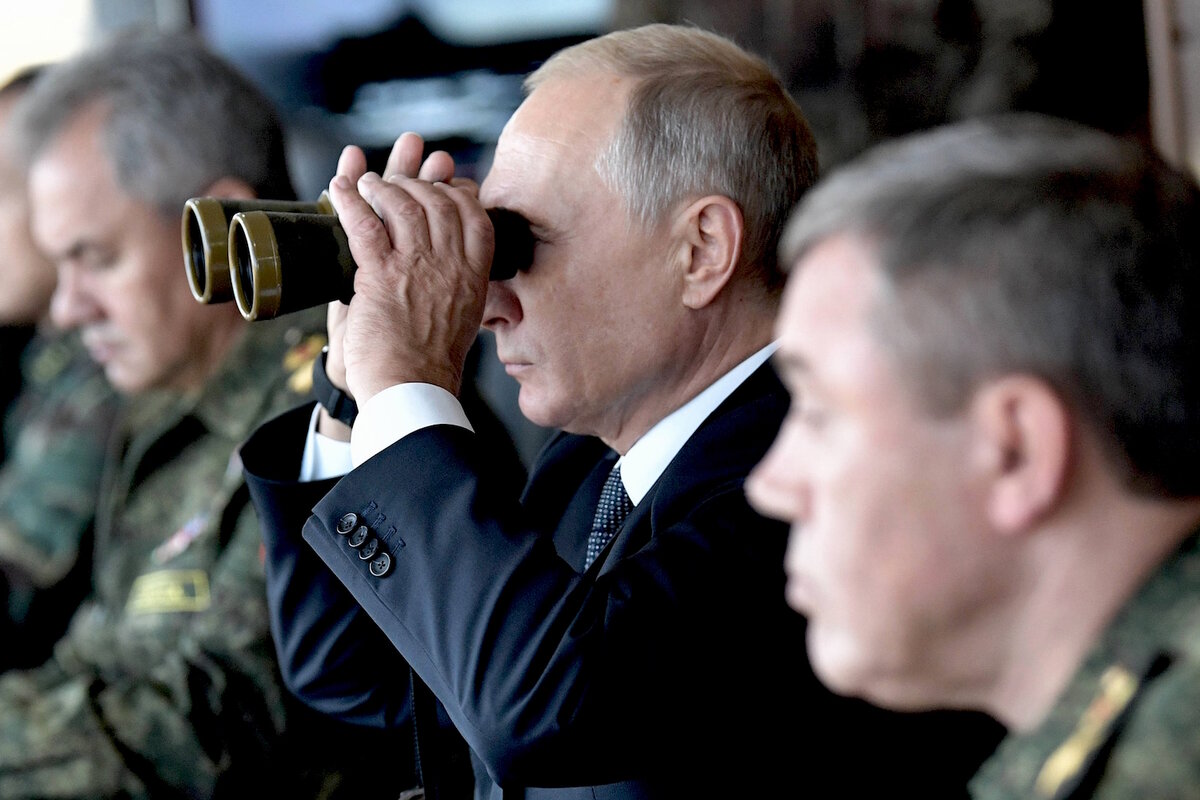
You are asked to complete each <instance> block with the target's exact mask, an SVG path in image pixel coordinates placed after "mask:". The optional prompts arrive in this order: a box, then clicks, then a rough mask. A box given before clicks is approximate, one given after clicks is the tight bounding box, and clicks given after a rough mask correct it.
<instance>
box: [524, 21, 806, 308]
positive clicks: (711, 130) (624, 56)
mask: <svg viewBox="0 0 1200 800" xmlns="http://www.w3.org/2000/svg"><path fill="white" fill-rule="evenodd" d="M597 71H599V72H607V73H611V74H617V75H621V76H624V77H630V78H633V79H634V80H635V81H636V85H635V87H634V88H633V90H632V93H631V96H630V98H629V105H628V108H627V109H626V113H625V117H624V119H623V121H622V123H621V126H620V128H619V129H618V132H617V133H616V135H615V136H614V137H613V141H612V143H611V145H610V146H609V148H608V150H607V152H605V153H602V154H601V157H600V163H598V164H597V169H598V170H599V172H600V174H601V176H602V177H603V178H604V180H605V181H606V182H607V183H608V184H609V186H611V187H612V188H613V189H614V191H616V192H618V193H619V194H620V195H621V196H622V197H624V198H625V201H626V203H627V204H628V209H627V210H628V211H629V213H630V215H631V217H632V218H633V219H635V220H636V221H638V222H640V223H641V224H642V225H646V226H652V225H654V224H656V223H658V222H660V221H662V220H663V219H664V218H665V217H666V215H667V214H668V213H669V212H670V211H671V210H672V209H674V208H676V207H677V206H678V204H680V203H681V202H686V201H689V200H694V199H698V198H700V197H703V196H705V195H708V194H717V195H722V196H725V197H728V198H729V199H731V200H733V201H734V202H735V203H737V205H738V206H739V207H740V208H741V211H742V215H743V217H744V219H745V225H746V235H745V241H744V245H743V262H744V263H746V264H748V265H751V266H752V267H755V268H757V269H759V270H760V271H761V273H762V277H763V278H764V280H765V282H766V284H767V285H768V286H769V287H770V288H772V289H778V288H779V287H780V286H782V283H783V277H782V273H781V272H780V271H779V269H778V262H777V247H778V242H779V236H780V233H781V232H782V230H783V225H784V224H785V222H786V221H787V217H788V214H789V213H790V212H791V210H792V208H793V207H794V206H795V204H796V202H797V201H798V200H799V199H800V197H801V195H802V194H803V193H804V191H805V190H807V189H808V188H809V187H810V186H811V185H812V184H813V182H814V181H815V180H816V177H817V169H818V167H817V146H816V141H815V139H814V137H813V134H812V131H811V130H810V129H809V126H808V122H807V121H806V120H805V118H804V115H803V113H801V111H800V108H799V106H798V105H797V104H796V102H795V100H793V99H792V97H791V96H790V95H789V94H788V92H787V90H786V88H785V87H784V86H783V84H782V83H781V82H780V81H779V79H778V78H777V77H776V75H775V74H774V73H773V72H772V70H771V68H770V67H769V66H768V65H767V63H766V62H764V61H763V60H762V59H761V58H759V57H757V56H755V55H752V54H751V53H748V52H747V51H745V50H743V49H742V48H741V47H739V46H737V45H736V44H734V43H733V42H731V41H729V40H728V39H725V38H723V37H721V36H718V35H717V34H715V33H710V32H708V31H704V30H701V29H699V28H694V27H690V26H685V25H667V24H653V25H645V26H642V27H639V28H633V29H629V30H622V31H616V32H613V33H609V34H606V35H604V36H600V37H598V38H595V39H589V40H587V41H585V42H582V43H580V44H577V45H574V46H572V47H569V48H566V49H565V50H561V51H559V52H558V53H556V54H555V55H554V56H553V57H551V58H550V59H549V60H548V61H547V62H546V63H545V64H543V65H542V66H541V67H540V68H539V69H538V70H536V71H535V72H533V73H532V74H531V75H530V76H529V77H528V78H527V79H526V82H525V88H526V91H527V92H532V91H533V90H534V89H536V88H537V87H538V86H539V85H541V84H542V83H545V82H546V81H549V80H551V79H555V78H559V77H572V76H578V75H585V74H592V73H595V72H597Z"/></svg>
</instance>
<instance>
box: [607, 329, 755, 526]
mask: <svg viewBox="0 0 1200 800" xmlns="http://www.w3.org/2000/svg"><path fill="white" fill-rule="evenodd" d="M777 347H778V343H777V342H772V343H771V344H768V345H767V346H766V347H764V348H762V349H761V350H759V351H758V352H756V353H754V354H753V355H751V356H750V357H749V358H747V359H746V360H745V361H742V362H741V363H740V364H738V365H737V366H736V367H734V368H733V369H731V370H729V372H726V373H725V374H724V375H722V376H721V377H720V378H718V379H717V380H716V381H715V382H714V383H712V384H711V385H710V386H709V387H708V388H707V389H705V390H704V391H702V392H700V394H698V395H696V396H695V397H693V398H692V399H691V400H689V401H688V402H687V403H685V404H684V405H682V406H681V407H679V408H678V409H676V410H675V411H673V412H671V413H670V414H669V415H668V416H666V417H665V418H663V419H662V420H660V421H659V422H658V423H657V424H656V425H655V426H654V427H653V428H651V429H650V430H648V431H646V433H645V434H644V435H643V436H642V438H640V439H638V440H637V441H636V442H634V444H633V447H631V448H629V452H627V453H626V454H625V455H624V456H623V457H622V458H621V459H620V460H619V461H618V462H617V463H618V465H620V467H621V483H623V484H624V485H625V492H626V493H627V494H628V495H629V499H630V500H632V501H633V504H634V505H635V506H636V505H637V504H638V503H640V502H642V498H644V497H645V496H646V494H647V493H648V492H649V491H650V487H651V486H653V485H654V482H655V481H657V480H658V479H659V477H660V476H661V475H662V474H663V472H664V471H665V470H666V468H667V465H668V464H670V463H671V460H672V459H674V458H675V456H676V455H677V454H678V453H679V451H680V450H681V449H682V448H683V446H684V444H686V443H687V440H688V439H689V438H691V435H692V434H693V433H695V432H696V429H697V428H699V427H700V424H701V423H703V422H704V420H705V419H707V418H708V415H709V414H711V413H712V412H713V411H714V410H716V408H717V406H719V405H721V403H723V402H724V401H725V399H726V398H727V397H729V395H731V394H733V392H734V390H735V389H737V387H739V386H741V385H742V383H743V382H744V381H745V380H746V379H747V378H749V377H750V375H751V373H753V372H754V371H755V370H756V369H758V368H759V367H760V366H762V365H763V363H764V362H765V361H766V360H767V359H768V358H770V357H771V354H772V353H774V352H775V349H776V348H777Z"/></svg>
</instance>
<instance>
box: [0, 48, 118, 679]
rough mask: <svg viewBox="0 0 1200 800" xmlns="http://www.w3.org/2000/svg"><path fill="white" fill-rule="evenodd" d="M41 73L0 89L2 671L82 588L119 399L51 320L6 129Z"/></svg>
mask: <svg viewBox="0 0 1200 800" xmlns="http://www.w3.org/2000/svg"><path fill="white" fill-rule="evenodd" d="M37 74H38V70H37V69H36V68H31V69H28V70H26V71H24V72H22V73H19V74H18V75H17V76H16V77H14V78H12V79H11V80H10V81H9V82H8V83H6V84H5V85H4V86H3V87H2V88H0V285H3V286H4V292H3V295H0V324H3V325H5V326H7V329H8V330H10V331H16V330H18V329H24V330H28V331H29V333H30V336H29V337H28V338H27V339H25V340H23V341H22V343H21V348H20V353H19V354H14V357H16V358H18V359H19V360H18V361H17V362H16V363H14V364H13V366H12V369H13V370H14V372H10V373H8V374H7V375H6V376H5V383H6V384H8V385H9V386H11V387H14V389H16V390H17V393H16V396H15V399H14V400H13V401H12V405H11V406H9V407H8V408H7V409H6V411H5V413H4V419H3V426H4V438H3V441H4V443H5V448H4V451H5V452H4V460H3V462H2V463H0V596H2V597H5V598H6V602H5V603H4V604H2V605H0V641H3V642H4V647H3V649H2V650H0V670H5V669H9V668H11V667H14V666H17V667H22V666H32V665H34V664H38V663H41V662H42V661H44V660H45V659H46V657H47V656H48V655H49V648H50V646H51V645H52V644H53V643H54V641H55V640H56V639H58V637H59V636H60V635H62V632H63V629H64V627H65V626H66V622H67V619H68V618H69V617H70V614H71V612H72V611H74V609H75V607H76V606H77V605H78V603H79V601H80V600H81V599H82V597H83V596H84V595H85V594H86V592H87V589H88V585H89V580H88V573H89V564H90V560H89V558H88V557H87V556H88V553H89V552H90V544H89V542H90V538H89V536H88V534H89V531H90V526H91V522H92V518H93V515H94V514H95V509H96V500H97V496H98V493H99V489H100V471H101V466H102V464H103V457H104V447H105V442H106V440H107V438H108V434H109V431H110V430H111V427H112V420H113V417H114V415H115V413H116V410H117V405H118V403H117V395H116V393H115V392H114V391H113V390H112V388H111V387H110V386H109V385H108V381H107V380H105V378H104V374H103V371H102V370H101V369H100V367H99V366H98V365H97V364H95V363H94V362H93V361H92V360H91V359H90V358H88V355H87V352H86V351H85V350H84V349H83V346H82V345H81V344H80V342H79V337H78V336H76V335H74V334H72V333H63V332H61V331H58V330H56V329H55V328H54V327H53V326H52V325H51V324H50V321H49V319H48V317H49V312H50V295H51V294H52V293H53V291H54V285H55V276H54V266H53V265H52V264H50V263H49V262H48V261H46V259H45V258H44V257H43V256H42V255H41V253H39V252H38V251H37V248H36V247H34V245H33V242H32V241H31V240H30V232H29V214H28V203H27V201H26V198H25V184H24V180H23V179H22V177H21V175H20V172H19V170H18V169H17V168H16V165H15V164H14V163H13V162H12V160H11V158H10V157H9V154H8V149H9V145H8V140H7V136H6V134H5V131H6V130H7V123H8V117H9V115H10V113H11V111H12V107H13V105H14V104H15V103H16V101H17V99H18V98H19V97H20V96H21V95H22V94H23V93H24V92H25V90H26V88H27V87H28V86H29V84H30V83H31V82H32V81H33V80H34V78H36V77H37ZM17 378H19V380H16V379H17Z"/></svg>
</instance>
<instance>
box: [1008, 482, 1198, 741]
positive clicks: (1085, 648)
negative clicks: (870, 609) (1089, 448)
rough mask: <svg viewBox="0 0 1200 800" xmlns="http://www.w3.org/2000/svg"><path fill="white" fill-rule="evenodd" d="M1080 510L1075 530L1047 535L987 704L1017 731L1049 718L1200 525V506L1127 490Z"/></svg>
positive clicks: (1033, 558)
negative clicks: (1125, 612)
mask: <svg viewBox="0 0 1200 800" xmlns="http://www.w3.org/2000/svg"><path fill="white" fill-rule="evenodd" d="M1075 511H1076V512H1078V513H1076V514H1075V517H1074V519H1073V520H1072V522H1071V527H1070V528H1069V529H1068V528H1067V527H1066V526H1052V527H1051V528H1050V529H1047V530H1044V531H1041V532H1039V534H1038V537H1039V541H1038V542H1036V543H1035V544H1034V546H1033V547H1031V548H1030V550H1029V553H1028V558H1027V559H1026V560H1025V567H1026V568H1025V586H1026V588H1027V592H1026V593H1025V594H1024V597H1025V602H1024V603H1023V605H1022V606H1020V607H1019V608H1018V609H1017V610H1016V613H1015V614H1014V615H1013V617H1012V619H1010V620H1009V621H1008V622H1009V627H1008V630H1009V631H1010V632H1011V637H1010V641H1008V642H1007V643H1006V644H1007V650H1006V654H1007V655H1006V660H1005V661H1004V662H1003V665H1002V667H1001V669H1000V674H999V676H998V680H997V682H996V684H995V686H994V691H993V692H992V695H991V698H990V700H989V702H988V703H987V706H988V707H989V708H990V710H991V711H992V712H993V713H994V714H995V716H996V717H997V718H998V719H1000V720H1001V721H1002V722H1003V723H1005V724H1006V725H1008V726H1009V727H1010V728H1013V729H1016V730H1024V731H1027V730H1031V729H1033V728H1035V727H1037V725H1039V724H1040V723H1041V722H1042V720H1043V719H1044V718H1045V717H1046V715H1047V714H1049V712H1050V710H1051V709H1052V708H1053V706H1054V703H1055V702H1056V701H1057V699H1058V697H1059V695H1060V694H1061V693H1062V691H1063V690H1064V689H1065V688H1066V686H1067V684H1068V683H1069V682H1070V680H1071V678H1072V677H1073V676H1074V675H1075V673H1076V672H1077V670H1078V669H1079V666H1080V664H1082V662H1083V661H1084V659H1085V658H1086V657H1087V654H1088V652H1089V651H1090V650H1091V649H1092V648H1093V647H1094V646H1095V645H1096V644H1097V642H1098V641H1099V640H1100V638H1101V637H1102V636H1103V635H1104V631H1105V629H1106V628H1107V627H1108V626H1109V625H1110V624H1111V623H1112V621H1113V618H1114V617H1115V616H1116V615H1117V614H1118V613H1119V612H1120V610H1121V609H1122V608H1123V607H1124V606H1125V604H1126V603H1127V602H1128V601H1129V600H1130V599H1131V598H1132V597H1133V596H1134V595H1135V594H1136V593H1137V591H1138V590H1139V589H1140V588H1141V586H1142V585H1143V584H1144V583H1145V582H1146V580H1148V578H1149V577H1150V575H1151V574H1152V573H1153V571H1154V570H1155V569H1156V568H1157V567H1158V566H1159V565H1160V564H1161V563H1162V562H1163V561H1165V560H1166V559H1167V558H1168V557H1169V556H1170V555H1171V553H1172V552H1174V551H1175V549H1177V548H1178V547H1179V545H1180V543H1182V542H1183V540H1184V539H1186V538H1187V537H1188V536H1189V535H1190V533H1191V532H1192V531H1193V530H1195V529H1196V527H1197V525H1198V524H1200V500H1187V501H1165V500H1160V499H1159V500H1154V499H1142V498H1135V497H1131V496H1129V495H1128V494H1124V493H1122V494H1121V495H1120V496H1119V497H1118V498H1117V499H1116V500H1115V501H1114V502H1109V503H1105V502H1103V501H1102V500H1101V499H1100V498H1099V497H1097V496H1093V497H1091V498H1090V499H1087V500H1085V499H1084V498H1079V499H1078V501H1077V503H1076V505H1075ZM1084 512H1086V513H1084ZM1043 534H1046V535H1043Z"/></svg>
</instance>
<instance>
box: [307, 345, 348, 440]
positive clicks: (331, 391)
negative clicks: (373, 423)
mask: <svg viewBox="0 0 1200 800" xmlns="http://www.w3.org/2000/svg"><path fill="white" fill-rule="evenodd" d="M328 353H329V347H328V346H326V347H324V348H322V349H321V354H320V355H319V356H317V358H316V360H315V361H313V374H312V391H313V397H315V398H316V399H317V402H318V403H320V404H321V405H323V406H324V407H325V410H326V411H328V412H329V413H330V414H332V415H333V418H334V419H337V420H341V421H342V422H344V423H346V424H347V425H351V426H353V425H354V418H355V417H357V416H358V403H355V402H354V399H353V398H351V397H350V395H348V394H346V393H345V392H343V391H342V390H341V389H339V388H337V387H336V386H334V385H333V382H332V381H331V380H329V376H328V375H326V374H325V356H326V355H327V354H328Z"/></svg>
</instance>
